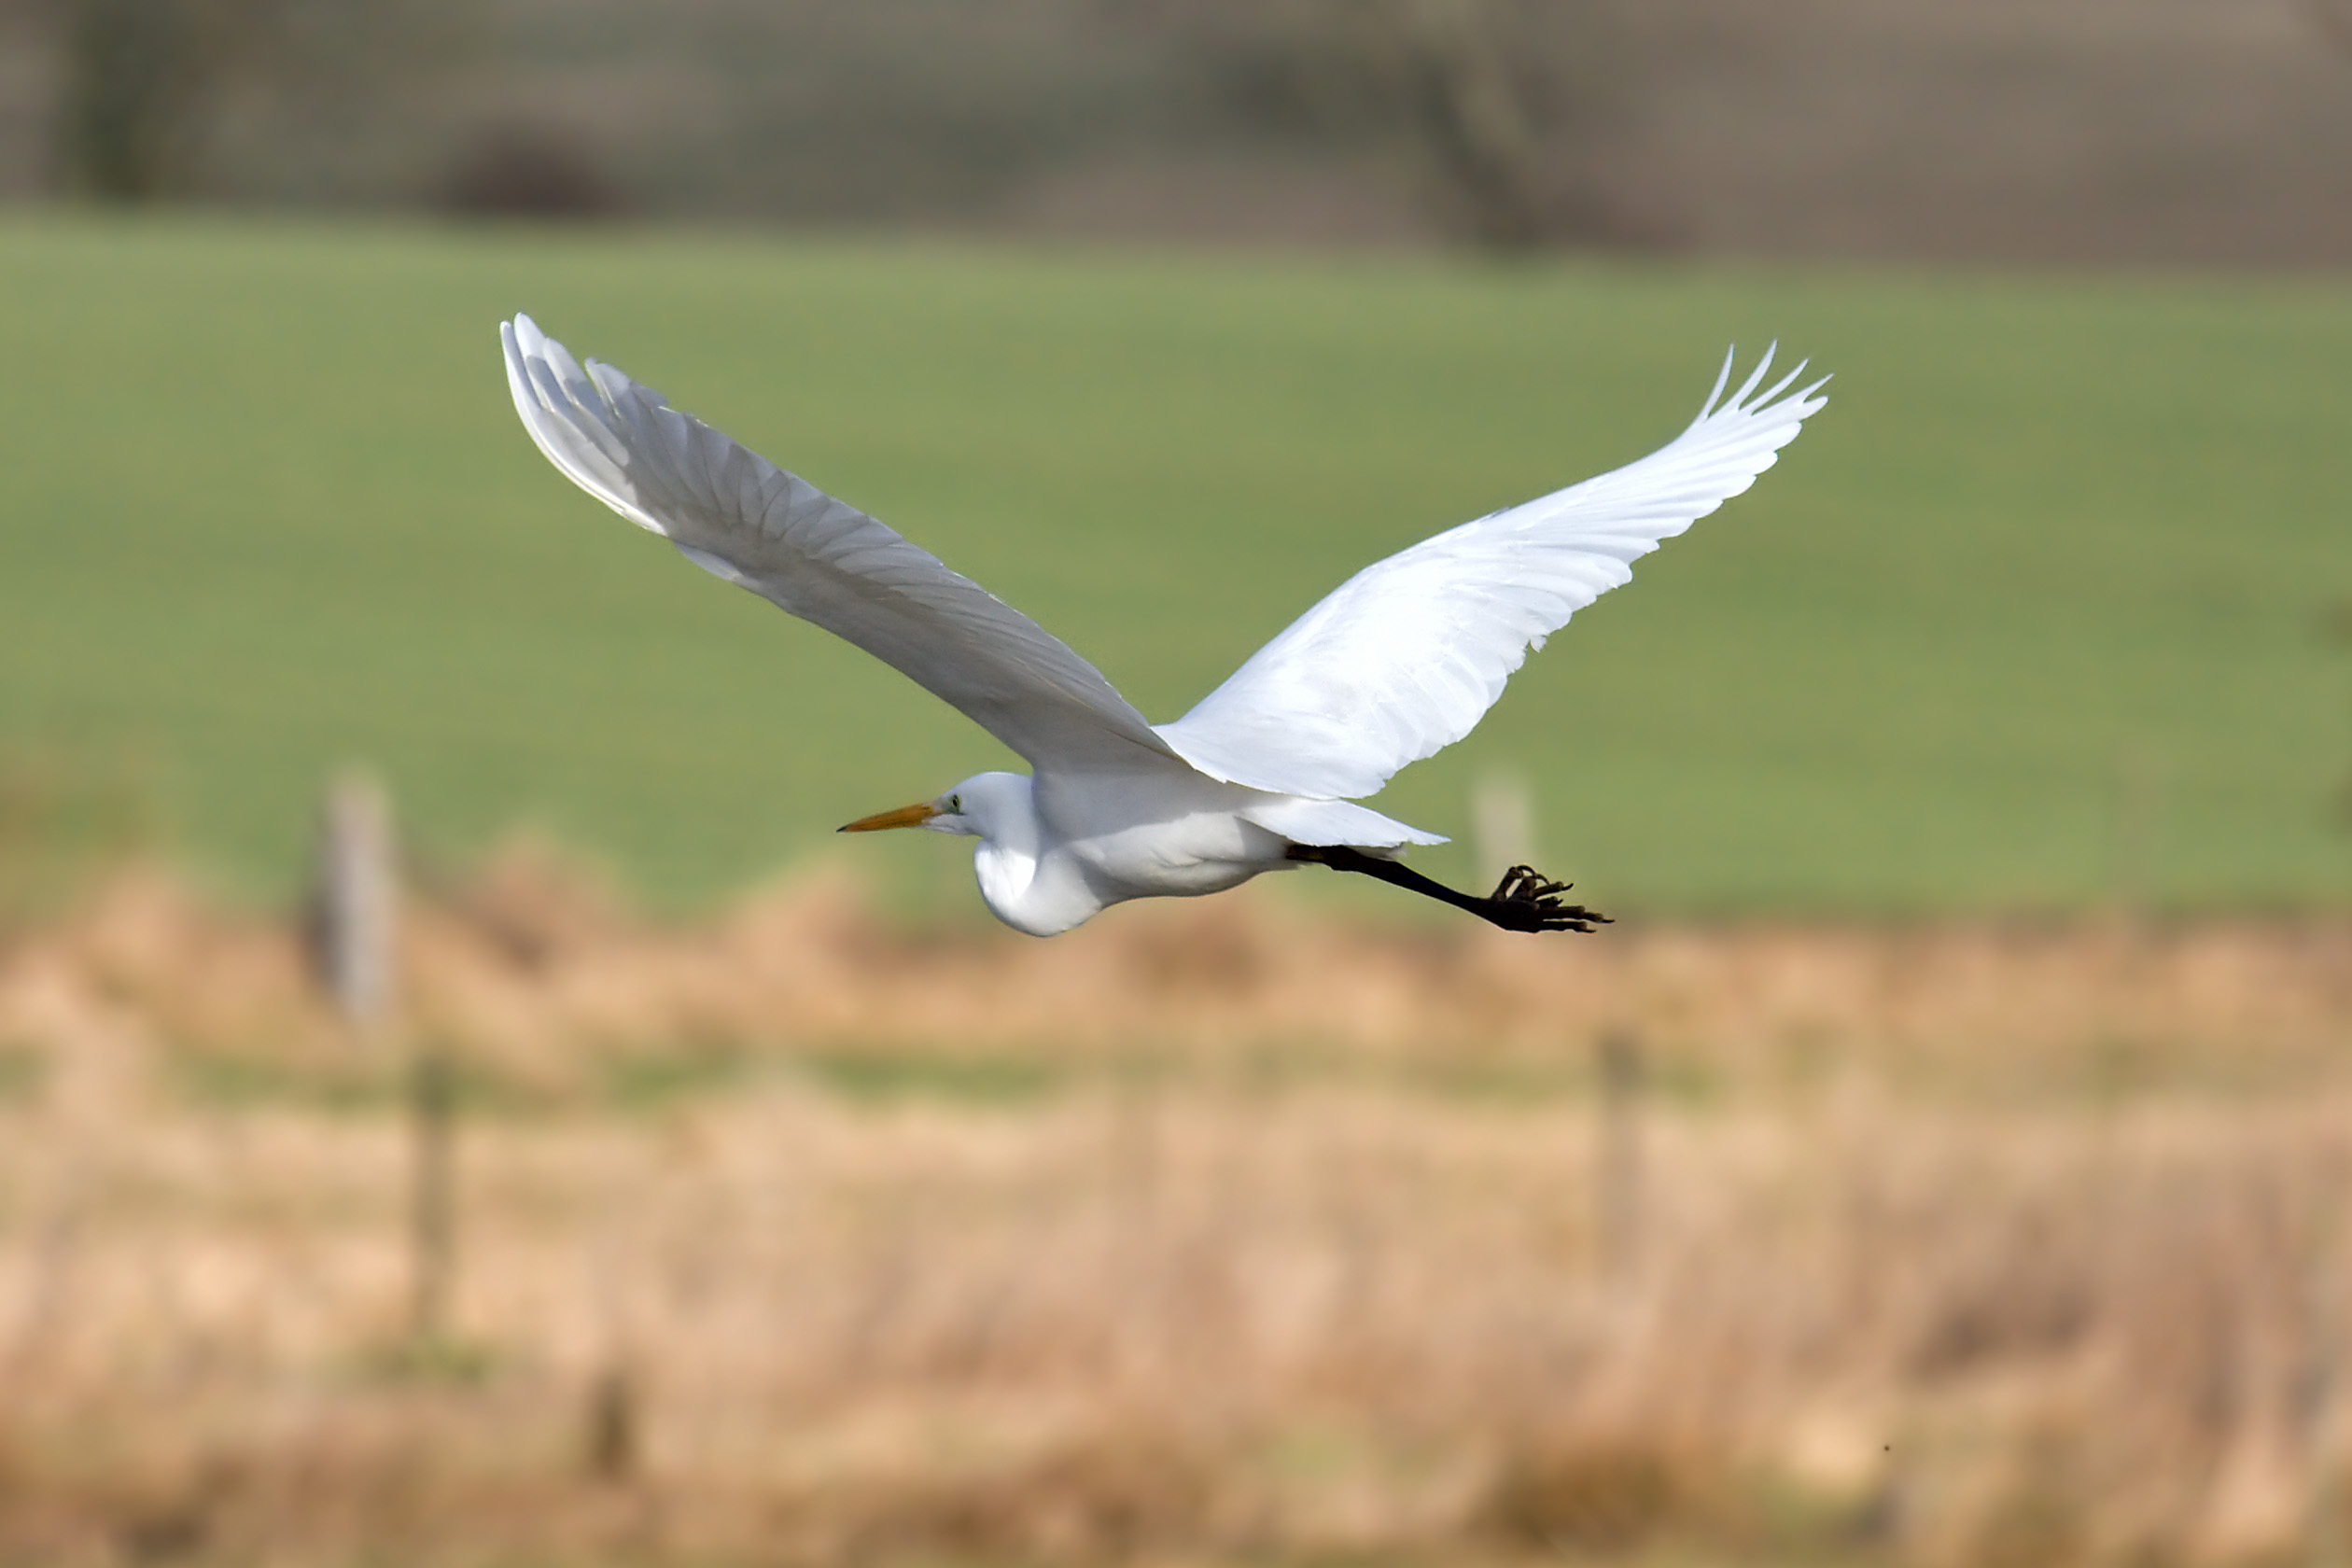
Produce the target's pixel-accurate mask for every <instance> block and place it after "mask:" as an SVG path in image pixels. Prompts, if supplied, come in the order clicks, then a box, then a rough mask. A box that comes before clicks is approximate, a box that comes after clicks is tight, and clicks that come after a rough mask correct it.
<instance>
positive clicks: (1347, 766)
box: [1159, 352, 1827, 799]
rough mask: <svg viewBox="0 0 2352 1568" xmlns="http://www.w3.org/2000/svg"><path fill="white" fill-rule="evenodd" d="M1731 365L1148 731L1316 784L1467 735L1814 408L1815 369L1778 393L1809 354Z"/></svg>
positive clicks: (1377, 768)
mask: <svg viewBox="0 0 2352 1568" xmlns="http://www.w3.org/2000/svg"><path fill="white" fill-rule="evenodd" d="M1731 363H1732V362H1731V359H1730V357H1729V356H1727V357H1725V359H1724V361H1723V373H1722V374H1721V375H1719V376H1717V377H1716V378H1715V390H1714V391H1713V392H1711V393H1709V394H1708V395H1707V401H1706V404H1705V406H1704V407H1702V408H1701V410H1700V411H1699V417H1698V418H1697V419H1695V420H1693V421H1692V422H1691V425H1690V427H1689V428H1688V429H1687V430H1685V431H1684V432H1683V433H1682V434H1681V435H1680V436H1678V437H1676V438H1675V439H1674V440H1673V441H1672V442H1670V443H1669V444H1667V445H1666V446H1664V447H1661V448H1660V449H1659V450H1658V451H1656V452H1653V453H1651V454H1650V455H1648V456H1646V457H1645V458H1643V459H1641V460H1640V461H1639V462H1636V463H1630V464H1628V465H1627V466H1626V467H1624V468H1621V469H1617V470H1615V471H1614V472H1611V473H1605V474H1603V475H1601V476H1600V477H1599V478H1597V479H1589V480H1586V481H1585V482H1584V483H1581V484H1573V485H1570V486H1569V487H1568V488H1567V489H1565V490H1560V491H1555V492H1554V493H1553V494H1551V495H1548V496H1544V497H1538V498H1537V499H1535V500H1532V501H1529V502H1526V503H1525V504H1523V505H1520V506H1515V507H1512V508H1510V509H1509V510H1507V511H1498V512H1495V513H1493V514H1491V515H1490V516H1486V517H1481V518H1479V519H1478V520H1477V522H1475V523H1465V524H1463V525H1462V526H1461V527H1459V528H1454V529H1450V530H1449V531H1448V532H1446V533H1442V534H1439V535H1437V536H1436V537H1435V539H1424V540H1422V541H1421V543H1419V544H1417V545H1414V546H1412V547H1411V548H1410V549H1408V550H1403V551H1400V552H1398V553H1396V554H1394V555H1392V556H1390V557H1389V558H1388V559H1386V560H1384V561H1377V562H1375V563H1373V564H1372V565H1371V566H1369V567H1365V569H1364V570H1362V571H1360V572H1358V573H1356V575H1355V576H1353V577H1351V578H1350V579H1349V580H1348V581H1346V582H1344V583H1342V584H1340V586H1339V587H1338V588H1337V590H1335V591H1334V592H1333V593H1332V594H1331V595H1329V596H1328V597H1326V598H1324V599H1323V602H1322V603H1321V604H1318V605H1317V606H1315V608H1314V609H1310V610H1309V611H1308V612H1307V613H1306V614H1305V615H1303V616H1301V617H1299V619H1298V620H1297V621H1295V622H1294V623H1292V624H1291V625H1290V627H1289V629H1287V630H1286V631H1284V632H1283V633H1282V634H1281V636H1280V637H1276V638H1275V639H1274V640H1273V641H1272V642H1269V643H1267V645H1266V646H1265V647H1264V648H1261V649H1259V650H1258V651H1257V652H1256V653H1254V654H1253V655H1252V656H1251V658H1250V661H1249V663H1247V664H1245V665H1242V666H1241V667H1240V668H1239V669H1238V670H1236V671H1234V673H1233V675H1232V677H1231V678H1230V679H1227V680H1226V681H1225V684H1224V685H1222V686H1220V687H1218V688H1217V689H1216V690H1215V691H1213V692H1211V693H1209V695H1208V696H1207V697H1205V698H1203V699H1202V700H1201V702H1200V705H1199V706H1198V707H1195V708H1194V709H1193V710H1192V711H1191V712H1190V713H1187V714H1185V715H1184V716H1183V718H1182V719H1179V720H1178V721H1176V722H1174V723H1172V724H1163V725H1161V726H1160V731H1159V733H1160V734H1161V735H1162V736H1164V737H1165V738H1166V739H1167V741H1168V743H1169V745H1171V746H1173V747H1174V748H1175V749H1176V750H1177V752H1178V753H1179V754H1180V755H1182V756H1183V758H1184V760H1185V761H1186V762H1189V763H1192V764H1193V765H1194V766H1195V767H1197V768H1198V769H1200V770H1201V771H1202V772H1203V773H1207V774H1210V775H1211V776H1213V777H1218V778H1222V779H1225V780H1226V781H1227V782H1229V783H1234V784H1246V785H1249V786H1251V787H1252V788H1253V789H1259V790H1274V791H1281V792H1282V793H1284V794H1295V795H1312V796H1317V797H1322V798H1326V799H1332V798H1350V797H1354V796H1360V795H1368V794H1371V793H1372V792H1373V791H1376V790H1378V789H1379V787H1380V786H1381V785H1383V784H1385V783H1387V782H1388V780H1389V777H1390V775H1392V774H1393V773H1395V772H1396V770H1397V769H1399V768H1401V767H1403V766H1404V765H1405V764H1406V763H1411V762H1418V761H1419V760H1420V759H1421V758H1423V757H1427V756H1430V755H1432V754H1434V753H1435V752H1436V751H1439V750H1441V749H1444V748H1446V747H1448V746H1450V745H1452V744H1453V743H1454V742H1455V741H1457V740H1460V739H1461V738H1462V737H1463V735H1468V734H1469V733H1470V731H1471V729H1472V728H1473V727H1474V726H1476V725H1477V722H1478V721H1479V719H1480V718H1482V717H1484V715H1485V713H1486V710H1487V709H1488V708H1489V707H1492V706H1493V705H1494V699H1495V698H1497V697H1499V696H1501V695H1502V694H1503V684H1504V682H1505V681H1506V680H1508V679H1510V676H1511V672H1512V671H1513V670H1516V669H1518V668H1519V665H1521V664H1522V663H1524V662H1525V661H1526V658H1527V651H1528V649H1530V648H1531V647H1533V648H1541V647H1542V646H1543V645H1544V638H1545V637H1546V635H1547V634H1548V633H1551V632H1554V631H1557V630H1559V629H1560V628H1561V626H1562V625H1565V624H1566V623H1567V621H1568V618H1569V617H1570V616H1572V615H1574V614H1575V612H1576V611H1577V610H1579V609H1583V608H1584V607H1585V606H1587V605H1589V604H1590V603H1591V602H1592V601H1593V600H1594V599H1596V598H1598V597H1600V596H1601V595H1603V594H1605V593H1607V592H1608V591H1609V590H1610V589H1612V588H1614V587H1616V586H1617V584H1619V583H1620V582H1623V581H1626V580H1627V579H1628V578H1629V577H1631V575H1632V571H1631V567H1630V565H1629V563H1631V561H1633V560H1634V559H1635V558H1636V557H1638V556H1642V555H1646V554H1648V553H1650V552H1651V551H1653V550H1655V549H1657V548H1658V542H1659V540H1660V539H1668V538H1671V537H1672V536H1673V535H1675V534H1679V533H1681V532H1682V531H1683V530H1684V529H1685V528H1687V527H1689V526H1690V525H1691V524H1692V522H1694V521H1695V520H1697V519H1699V518H1701V517H1704V516H1705V515H1707V513H1709V512H1711V511H1715V508H1717V507H1719V506H1721V505H1722V504H1723V503H1724V502H1725V501H1726V500H1729V498H1730V497H1733V496H1736V495H1738V494H1740V492H1742V491H1743V490H1745V489H1746V488H1747V487H1748V486H1749V485H1751V484H1753V483H1756V476H1757V475H1758V474H1760V473H1762V472H1763V471H1764V470H1765V469H1769V468H1771V466H1772V461H1773V457H1774V455H1775V454H1777V453H1778V452H1779V451H1780V449H1781V448H1782V447H1784V446H1785V445H1787V444H1788V442H1789V441H1791V440H1793V439H1794V438H1795V436H1796V434H1797V430H1798V427H1799V425H1801V424H1802V423H1803V421H1804V419H1805V417H1806V416H1807V415H1808V414H1810V413H1813V412H1814V411H1815V410H1817V409H1819V408H1820V407H1821V406H1822V403H1823V401H1824V399H1822V398H1820V397H1818V396H1816V394H1817V393H1818V392H1819V390H1820V388H1821V385H1822V383H1821V382H1818V381H1817V382H1814V383H1813V385H1810V386H1807V387H1805V388H1803V389H1802V390H1801V391H1798V392H1794V393H1790V392H1789V391H1788V388H1789V386H1790V385H1791V384H1792V383H1793V382H1795V381H1796V379H1797V377H1798V376H1799V374H1801V373H1802V372H1803V371H1804V367H1803V366H1802V365H1799V366H1798V367H1797V369H1796V370H1795V371H1791V372H1789V373H1788V374H1787V375H1786V376H1784V377H1783V378H1782V379H1781V380H1780V381H1779V382H1778V383H1776V384H1774V385H1772V386H1771V388H1770V389H1769V390H1767V391H1764V392H1762V393H1760V394H1759V393H1757V386H1758V385H1760V384H1761V383H1762V381H1763V379H1764V375H1765V372H1766V371H1768V370H1770V369H1771V363H1772V356H1771V353H1770V352H1767V353H1766V354H1765V356H1764V361H1763V363H1762V364H1760V365H1758V366H1757V368H1756V371H1755V373H1754V374H1752V375H1750V376H1749V377H1748V378H1747V380H1746V382H1745V383H1744V384H1743V385H1741V387H1740V389H1739V390H1738V391H1737V392H1735V393H1733V394H1732V395H1731V397H1730V399H1729V400H1728V401H1727V400H1725V399H1724V397H1723V389H1724V387H1725V386H1726V385H1728V384H1729V381H1730V377H1731ZM1823 379H1824V380H1825V381H1826V380H1827V377H1825V378H1823ZM1784 394H1786V396H1784Z"/></svg>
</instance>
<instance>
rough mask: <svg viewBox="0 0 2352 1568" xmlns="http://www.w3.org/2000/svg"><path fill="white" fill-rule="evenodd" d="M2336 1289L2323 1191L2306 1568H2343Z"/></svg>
mask: <svg viewBox="0 0 2352 1568" xmlns="http://www.w3.org/2000/svg"><path fill="white" fill-rule="evenodd" d="M2330 1174H2331V1176H2332V1175H2333V1172H2332V1171H2331V1172H2330ZM2331 1186H2332V1183H2331ZM2344 1285H2345V1280H2344V1211H2343V1205H2342V1203H2341V1202H2340V1200H2339V1199H2338V1198H2337V1197H2336V1195H2335V1193H2334V1192H2333V1191H2332V1190H2331V1192H2330V1193H2329V1195H2328V1197H2327V1198H2326V1199H2325V1200H2324V1202H2323V1206H2322V1209H2321V1217H2320V1223H2319V1226H2318V1231H2317V1245H2316V1246H2315V1247H2314V1249H2313V1253H2312V1258H2311V1263H2310V1276H2309V1279H2308V1280H2307V1281H2306V1282H2305V1287H2304V1299H2303V1412H2302V1413H2303V1453H2304V1467H2305V1476H2304V1488H2305V1492H2304V1507H2305V1509H2306V1513H2305V1516H2304V1519H2303V1561H2304V1562H2305V1564H2307V1568H2344V1562H2345V1529H2344V1525H2345V1519H2344V1507H2345V1489H2344V1464H2345V1425H2344V1309H2345V1292H2344Z"/></svg>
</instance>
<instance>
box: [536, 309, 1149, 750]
mask: <svg viewBox="0 0 2352 1568" xmlns="http://www.w3.org/2000/svg"><path fill="white" fill-rule="evenodd" d="M498 335H499V338H500V341H501V342H502V343H503V344H504V346H505V349H506V364H507V380H508V384H509V386H510V388H511V390H512V392H513V394H514V407H515V411H516V412H517V413H520V414H521V415H522V416H523V424H524V427H525V428H526V429H527V430H529V431H530V433H531V439H532V441H535V442H537V443H538V445H539V450H540V451H541V452H543V453H545V454H546V455H547V458H548V460H549V461H550V462H552V463H553V464H554V465H555V467H556V468H557V469H560V470H561V471H562V472H563V473H564V475H565V477H567V478H568V479H569V480H571V481H572V483H575V484H577V485H579V486H580V487H581V489H583V490H585V491H587V492H588V493H589V494H590V495H592V496H594V497H596V498H597V499H598V500H600V501H602V502H604V503H605V505H607V506H609V507H610V508H611V509H612V510H613V511H617V512H619V513H620V514H621V515H622V516H623V517H625V518H627V519H628V520H629V521H630V522H632V523H635V524H637V525H638V526H639V527H641V528H646V529H649V530H651V532H653V533H657V534H660V535H662V536H663V537H664V538H665V539H669V540H670V542H671V543H673V544H675V545H676V546H677V547H678V548H679V551H680V552H681V553H683V554H684V555H685V556H686V557H687V558H688V559H689V560H691V561H693V563H694V564H695V565H696V566H699V567H702V568H703V569H705V570H706V571H708V572H711V573H712V574H714V575H715V576H718V577H721V578H724V579H726V580H727V581H731V582H735V583H737V584H739V585H740V586H742V587H745V588H748V589H749V590H750V591H751V592H752V593H755V594H757V595H760V596H761V597H762V598H763V599H766V600H767V601H768V602H769V603H771V604H773V605H775V606H777V608H778V609H783V610H786V611H788V612H789V613H791V614H793V615H797V616H799V617H800V618H801V619H803V620H805V621H809V622H813V623H816V624H818V625H819V626H822V627H823V628H824V629H825V630H827V631H829V632H832V633H833V635H834V636H836V637H842V638H845V639H847V641H849V642H852V643H854V644H856V645H857V646H858V647H860V648H861V649H863V650H865V651H867V652H869V653H871V654H873V655H874V656H875V658H877V659H880V660H882V661H883V662H884V663H886V664H889V665H892V666H894V667H896V668H897V669H898V670H900V671H901V672H902V673H903V674H904V675H906V676H907V677H908V678H909V679H913V680H914V681H915V682H916V683H917V685H920V686H922V687H923V688H924V689H925V690H927V691H929V692H931V693H933V694H934V695H936V696H938V697H939V698H941V699H942V700H944V701H945V702H946V703H948V704H950V705H951V706H953V707H956V708H958V709H959V710H960V711H961V712H963V713H964V714H965V715H966V716H968V717H969V718H971V719H972V720H973V722H975V723H977V724H978V725H980V727H981V728H983V729H985V730H987V732H988V733H989V734H990V735H995V736H996V737H997V738H998V739H999V740H1001V741H1002V742H1004V744H1005V745H1007V746H1009V747H1011V748H1012V749H1014V750H1015V751H1017V752H1019V753H1020V754H1021V755H1022V756H1023V757H1025V758H1027V759H1028V760H1029V763H1031V765H1032V766H1034V767H1036V768H1038V769H1039V770H1041V771H1043V770H1048V769H1066V770H1070V771H1085V770H1099V769H1105V768H1108V769H1114V770H1115V769H1120V768H1133V767H1137V766H1153V765H1165V766H1181V765H1183V764H1182V763H1180V762H1179V761H1178V760H1177V757H1176V754H1175V752H1174V751H1173V750H1172V749H1170V748H1169V745H1168V743H1167V742H1166V741H1164V740H1162V739H1161V738H1160V737H1159V735H1156V734H1155V732H1154V731H1153V729H1152V727H1151V725H1150V724H1149V723H1147V722H1146V721H1144V718H1143V716H1142V715H1141V713H1138V712H1137V711H1136V710H1135V708H1134V707H1131V706H1130V705H1129V704H1128V703H1127V699H1126V698H1124V697H1122V696H1120V695H1119V693H1118V692H1117V691H1116V690H1115V689H1114V688H1113V686H1112V685H1111V683H1110V682H1109V681H1108V680H1106V679H1103V678H1102V675H1101V672H1099V670H1097V669H1096V668H1095V667H1094V666H1093V665H1090V664H1088V663H1087V662H1086V661H1085V660H1084V659H1082V658H1080V657H1079V656H1078V655H1077V654H1076V653H1074V652H1072V651H1071V649H1070V648H1069V646H1068V645H1066V644H1065V643H1063V642H1062V641H1061V640H1060V639H1059V638H1057V637H1054V636H1053V635H1052V634H1051V633H1049V632H1047V631H1046V630H1045V629H1044V628H1043V627H1042V626H1040V625H1039V624H1038V623H1036V622H1034V621H1032V620H1030V619H1029V617H1028V616H1026V615H1023V614H1022V613H1021V612H1020V611H1018V610H1016V609H1013V608H1012V607H1011V606H1010V605H1008V604H1006V603H1004V601H1003V600H1001V599H999V598H997V597H996V596H995V595H992V594H990V593H988V592H987V590H986V589H984V588H982V587H981V586H980V585H979V584H978V583H975V582H973V581H972V580H971V579H969V578H966V577H962V576H959V575H958V574H957V573H955V572H952V571H950V570H948V569H947V567H945V566H944V565H942V564H941V562H940V560H939V558H938V557H937V556H935V555H932V554H931V553H930V552H928V551H926V550H923V549H920V548H919V547H917V546H916V545H913V544H910V543H908V542H907V541H906V540H905V539H903V538H901V537H900V536H899V535H898V534H896V533H894V532H892V531H891V530H890V529H889V528H888V527H886V526H884V525H882V524H880V523H878V522H876V521H875V519H873V518H871V517H869V516H867V515H866V514H865V513H864V512H861V511H858V510H857V509H856V508H855V507H852V506H850V505H849V504H847V502H845V501H841V500H837V499H835V498H834V497H831V496H828V495H826V494H825V493H824V492H823V491H821V490H819V489H818V488H817V487H816V486H815V485H812V484H810V483H807V482H806V481H805V480H803V479H801V478H800V477H798V476H797V475H794V474H791V473H788V472H786V471H785V470H784V469H779V468H777V466H776V465H775V464H773V463H770V462H769V461H767V459H765V458H763V457H762V456H761V455H759V454H757V453H755V452H753V451H751V450H750V449H749V447H746V446H743V445H741V444H739V443H738V442H736V441H733V440H730V439H729V438H728V437H726V436H724V435H721V433H720V432H719V431H717V430H714V429H712V428H711V427H709V426H707V425H705V424H704V423H702V422H701V421H700V420H698V419H695V418H694V417H693V416H692V415H690V414H687V413H681V412H679V410H677V409H674V408H671V407H670V406H668V404H667V402H666V401H665V399H663V398H662V395H661V394H660V393H658V392H655V391H654V390H652V389H651V387H647V386H643V385H638V384H637V383H636V382H634V381H631V380H630V379H629V378H628V377H627V376H625V375H623V373H622V372H621V371H618V370H615V369H614V368H613V367H612V366H610V365H606V364H601V363H598V362H596V361H594V360H591V361H590V362H589V363H588V365H587V366H586V367H585V368H584V369H583V368H582V367H581V364H580V363H579V361H577V360H575V359H574V358H573V357H571V355H570V354H569V353H568V352H567V350H566V349H565V347H564V345H563V344H562V343H557V342H556V341H555V340H553V338H550V337H548V336H547V335H546V334H545V333H543V332H541V331H540V330H539V328H538V327H537V326H536V325H534V324H533V322H532V321H531V318H530V317H529V316H527V315H518V316H516V317H515V318H514V320H513V321H512V322H502V323H500V324H499V328H498Z"/></svg>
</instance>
